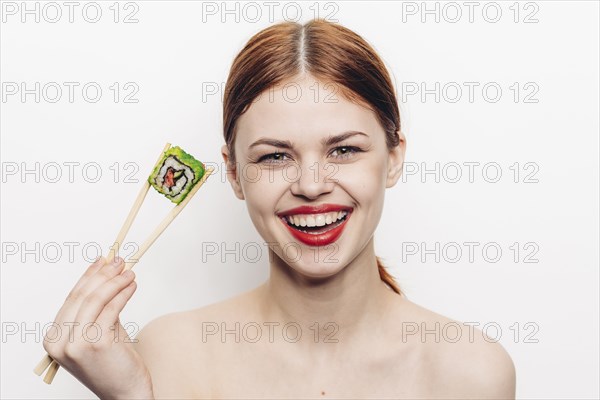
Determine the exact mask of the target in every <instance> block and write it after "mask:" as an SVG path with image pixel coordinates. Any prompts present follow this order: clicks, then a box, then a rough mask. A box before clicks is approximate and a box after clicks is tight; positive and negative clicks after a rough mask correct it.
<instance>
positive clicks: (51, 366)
mask: <svg viewBox="0 0 600 400" xmlns="http://www.w3.org/2000/svg"><path fill="white" fill-rule="evenodd" d="M170 147H171V144H170V143H167V144H166V145H165V148H164V149H163V151H162V153H160V156H159V157H158V160H157V161H156V163H154V165H156V164H158V163H159V162H160V160H161V159H162V156H163V153H164V152H165V151H167V150H169V148H170ZM213 171H214V168H212V167H207V168H206V169H205V172H204V175H203V176H202V179H200V181H199V182H198V183H196V185H195V186H194V187H193V188H192V190H191V191H190V192H189V193H188V194H187V196H186V197H185V199H183V201H182V202H181V203H179V204H177V205H176V206H175V207H173V209H171V211H170V212H169V214H167V216H166V217H165V218H164V219H163V220H162V222H161V223H160V224H159V225H158V226H157V227H156V229H154V231H153V232H152V233H151V234H150V236H148V238H147V239H146V241H145V242H144V244H142V246H141V247H140V249H139V250H138V251H137V252H136V253H135V254H134V255H133V256H132V257H131V258H130V259H129V260H126V261H125V268H123V271H122V272H125V271H127V270H129V269H131V268H133V266H134V265H135V264H136V263H137V262H138V261H139V260H140V258H141V257H142V256H143V255H144V253H146V251H147V250H148V249H149V248H150V246H152V244H153V243H154V242H155V241H156V239H158V237H159V236H160V234H161V233H163V232H164V230H165V229H167V227H168V226H169V224H170V223H171V222H173V220H174V219H175V217H177V215H178V214H179V213H180V212H181V210H183V209H184V207H185V206H186V205H187V204H188V203H189V202H190V200H191V199H192V197H194V195H195V194H196V192H197V191H198V189H200V187H201V186H202V185H203V184H204V182H206V179H208V176H209V175H210V174H211V173H212V172H213ZM149 189H150V183H149V182H148V179H146V180H145V181H144V186H143V187H142V188H141V189H140V192H139V193H138V196H137V198H136V199H135V202H134V203H133V206H132V207H131V211H129V215H128V216H127V219H126V220H125V222H124V223H123V226H122V227H121V231H120V232H119V234H118V235H117V239H116V240H115V244H114V246H113V247H112V248H111V250H110V252H109V255H108V258H107V259H106V260H107V262H108V261H109V260H112V259H114V257H115V255H116V254H117V253H118V252H119V248H120V246H121V243H122V242H123V240H125V236H126V235H127V232H129V228H131V225H132V224H133V221H134V220H135V217H136V216H137V214H138V211H139V210H140V208H141V207H142V204H143V202H144V199H145V198H146V194H147V193H148V190H149ZM59 367H60V365H59V364H58V363H57V362H56V361H55V360H54V359H53V358H52V357H51V356H50V355H49V354H46V355H45V356H44V357H43V358H42V359H41V360H40V362H39V363H38V365H37V366H36V367H35V368H34V369H33V372H34V373H35V374H36V375H38V376H41V375H42V373H43V372H44V371H45V370H46V369H48V372H47V373H46V375H44V382H46V383H47V384H51V383H52V380H53V379H54V376H55V375H56V373H57V372H58V368H59Z"/></svg>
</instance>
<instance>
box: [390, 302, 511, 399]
mask: <svg viewBox="0 0 600 400" xmlns="http://www.w3.org/2000/svg"><path fill="white" fill-rule="evenodd" d="M402 303H403V304H402V306H401V307H400V311H399V312H401V313H402V315H403V316H404V317H403V323H402V325H403V326H402V327H399V328H400V329H399V330H397V332H400V331H401V334H402V336H403V340H404V342H407V343H408V342H410V341H411V340H412V343H413V344H415V343H416V344H417V345H419V346H420V347H421V348H422V352H420V353H421V354H422V358H423V360H424V366H425V367H426V370H427V371H428V372H427V378H428V380H429V381H430V382H432V383H433V384H434V387H436V388H437V389H439V391H438V390H435V392H438V393H437V394H436V396H437V395H439V396H440V397H460V398H478V399H514V398H515V381H516V373H515V366H514V364H513V361H512V358H511V357H510V355H509V354H508V352H507V351H506V349H505V348H504V347H503V346H502V345H501V344H500V343H499V342H498V341H495V340H493V339H492V338H490V337H488V336H486V335H485V334H484V332H482V331H481V330H480V329H478V328H477V327H476V326H473V325H471V324H465V323H463V322H460V321H456V320H453V319H451V318H448V317H445V316H443V315H441V314H438V313H436V312H434V311H431V310H428V309H426V308H424V307H422V306H419V305H417V304H415V303H413V302H411V301H409V300H406V299H403V302H402ZM407 338H408V339H407Z"/></svg>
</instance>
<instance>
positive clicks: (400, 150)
mask: <svg viewBox="0 0 600 400" xmlns="http://www.w3.org/2000/svg"><path fill="white" fill-rule="evenodd" d="M398 136H399V137H400V143H399V144H398V146H396V147H394V148H393V149H392V150H390V152H389V154H388V174H387V180H386V185H385V187H386V188H391V187H392V186H394V185H395V184H396V182H398V179H400V176H402V167H403V165H404V153H405V151H406V138H405V137H404V134H403V133H402V131H398Z"/></svg>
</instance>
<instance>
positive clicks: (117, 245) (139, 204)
mask: <svg viewBox="0 0 600 400" xmlns="http://www.w3.org/2000/svg"><path fill="white" fill-rule="evenodd" d="M170 148H171V143H167V144H166V145H165V148H164V149H163V151H162V152H161V153H160V156H159V157H158V160H156V162H155V163H154V166H156V164H158V163H159V162H160V160H161V158H162V157H163V154H164V153H165V151H167V150H169V149H170ZM152 170H154V167H152ZM149 189H150V182H148V179H144V185H143V186H142V188H141V189H140V192H139V193H138V196H137V198H136V199H135V202H134V203H133V205H132V206H131V210H130V211H129V215H128V216H127V219H125V222H124V223H123V226H122V227H121V230H120V231H119V234H118V235H117V239H116V240H115V243H114V244H113V246H112V247H111V248H110V252H109V253H108V258H107V260H108V262H111V261H113V260H114V258H115V255H117V254H118V253H119V249H120V248H121V243H123V240H125V236H127V233H128V232H129V228H131V225H132V224H133V221H134V220H135V217H136V216H137V214H138V211H140V208H141V207H142V204H143V203H144V199H145V198H146V194H148V190H149Z"/></svg>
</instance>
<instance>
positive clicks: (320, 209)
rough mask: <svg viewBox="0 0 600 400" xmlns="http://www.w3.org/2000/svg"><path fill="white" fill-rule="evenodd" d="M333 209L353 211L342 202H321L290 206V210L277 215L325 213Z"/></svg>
mask: <svg viewBox="0 0 600 400" xmlns="http://www.w3.org/2000/svg"><path fill="white" fill-rule="evenodd" d="M332 211H348V212H350V211H352V207H348V206H342V205H340V204H321V205H318V206H300V207H295V208H290V209H289V210H286V211H282V212H280V213H278V214H277V215H278V216H280V217H287V216H288V215H297V214H323V213H326V212H332Z"/></svg>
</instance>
